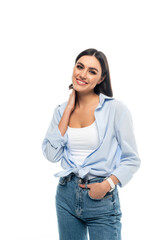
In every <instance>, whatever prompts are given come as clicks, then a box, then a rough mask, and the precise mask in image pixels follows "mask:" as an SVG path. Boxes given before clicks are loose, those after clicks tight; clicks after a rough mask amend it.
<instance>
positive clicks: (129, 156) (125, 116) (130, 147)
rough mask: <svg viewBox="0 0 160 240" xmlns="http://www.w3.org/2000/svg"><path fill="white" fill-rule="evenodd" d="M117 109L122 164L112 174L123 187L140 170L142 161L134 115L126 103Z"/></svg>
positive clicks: (116, 128)
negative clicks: (137, 142) (135, 131)
mask: <svg viewBox="0 0 160 240" xmlns="http://www.w3.org/2000/svg"><path fill="white" fill-rule="evenodd" d="M117 107H118V109H117V112H116V114H115V132H116V138H117V141H118V144H119V146H120V149H121V152H122V154H121V159H120V163H119V165H118V166H117V168H116V169H115V170H114V171H113V172H112V174H113V175H115V176H116V177H117V178H118V179H119V181H120V183H119V186H120V187H123V186H124V185H126V184H127V183H128V182H129V181H130V180H131V178H132V177H133V174H134V173H135V172H136V171H137V170H138V168H139V167H140V163H141V160H140V158H139V154H138V149H137V144H136V139H135V135H134V127H133V120H132V115H131V113H130V111H129V110H128V108H127V106H126V105H125V104H124V103H122V102H119V104H118V106H117Z"/></svg>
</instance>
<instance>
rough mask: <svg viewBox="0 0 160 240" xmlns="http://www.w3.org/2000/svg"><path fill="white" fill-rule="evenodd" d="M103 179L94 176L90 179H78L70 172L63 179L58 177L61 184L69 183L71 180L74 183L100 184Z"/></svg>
mask: <svg viewBox="0 0 160 240" xmlns="http://www.w3.org/2000/svg"><path fill="white" fill-rule="evenodd" d="M104 178H105V177H104V176H96V177H94V178H91V179H86V178H80V177H78V176H77V175H76V174H74V173H73V172H72V173H70V174H69V175H67V176H65V177H60V181H61V183H65V182H70V181H71V180H73V181H74V182H76V183H82V184H89V183H94V182H101V181H103V180H104Z"/></svg>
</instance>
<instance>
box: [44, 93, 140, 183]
mask: <svg viewBox="0 0 160 240" xmlns="http://www.w3.org/2000/svg"><path fill="white" fill-rule="evenodd" d="M67 102H68V101H66V102H64V103H62V104H60V105H57V107H56V108H55V109H54V113H53V117H52V120H51V122H50V125H49V127H48V130H47V132H46V135H45V138H44V140H43V142H42V151H43V154H44V156H45V157H46V158H47V159H48V160H49V161H51V162H58V161H60V160H61V166H62V168H63V169H64V170H63V171H60V172H58V173H56V174H54V176H55V177H64V176H67V175H68V174H69V173H71V172H74V173H75V174H78V175H79V176H80V177H81V178H84V177H86V178H87V176H88V175H89V174H91V175H93V176H95V177H96V176H104V177H108V176H110V175H112V174H113V175H115V176H116V177H117V178H118V179H119V181H120V182H119V184H118V185H119V186H120V187H123V186H124V185H126V184H127V183H128V182H129V181H130V179H131V178H132V176H133V174H134V173H135V172H136V171H137V170H138V168H139V166H140V162H141V161H140V158H139V154H138V149H137V145H136V140H135V135H134V127H133V121H132V116H131V113H130V111H129V109H128V108H127V106H126V105H125V104H124V103H123V102H122V101H120V100H117V99H115V98H113V97H108V96H106V95H104V94H102V93H100V94H99V104H98V106H97V107H96V109H95V112H94V116H95V122H96V125H97V128H98V133H99V138H100V143H99V146H98V147H97V148H96V149H95V150H94V151H93V152H91V153H90V154H89V155H88V156H87V157H86V158H85V160H84V162H83V164H82V165H81V166H79V165H77V164H76V163H75V162H74V161H72V160H71V159H69V157H68V148H67V141H68V135H67V131H66V132H65V134H64V136H62V135H61V132H60V130H59V128H58V124H59V121H60V119H61V117H62V115H63V112H64V110H65V107H66V105H67Z"/></svg>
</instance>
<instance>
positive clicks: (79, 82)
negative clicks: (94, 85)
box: [76, 79, 87, 85]
mask: <svg viewBox="0 0 160 240" xmlns="http://www.w3.org/2000/svg"><path fill="white" fill-rule="evenodd" d="M76 80H77V83H78V84H79V85H86V84H87V83H85V82H82V81H80V80H78V79H76Z"/></svg>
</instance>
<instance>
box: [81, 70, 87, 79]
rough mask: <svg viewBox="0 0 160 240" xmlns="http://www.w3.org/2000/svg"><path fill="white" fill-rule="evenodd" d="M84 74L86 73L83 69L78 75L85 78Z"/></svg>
mask: <svg viewBox="0 0 160 240" xmlns="http://www.w3.org/2000/svg"><path fill="white" fill-rule="evenodd" d="M86 75H87V71H85V70H83V71H81V73H80V76H81V77H82V78H86Z"/></svg>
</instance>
